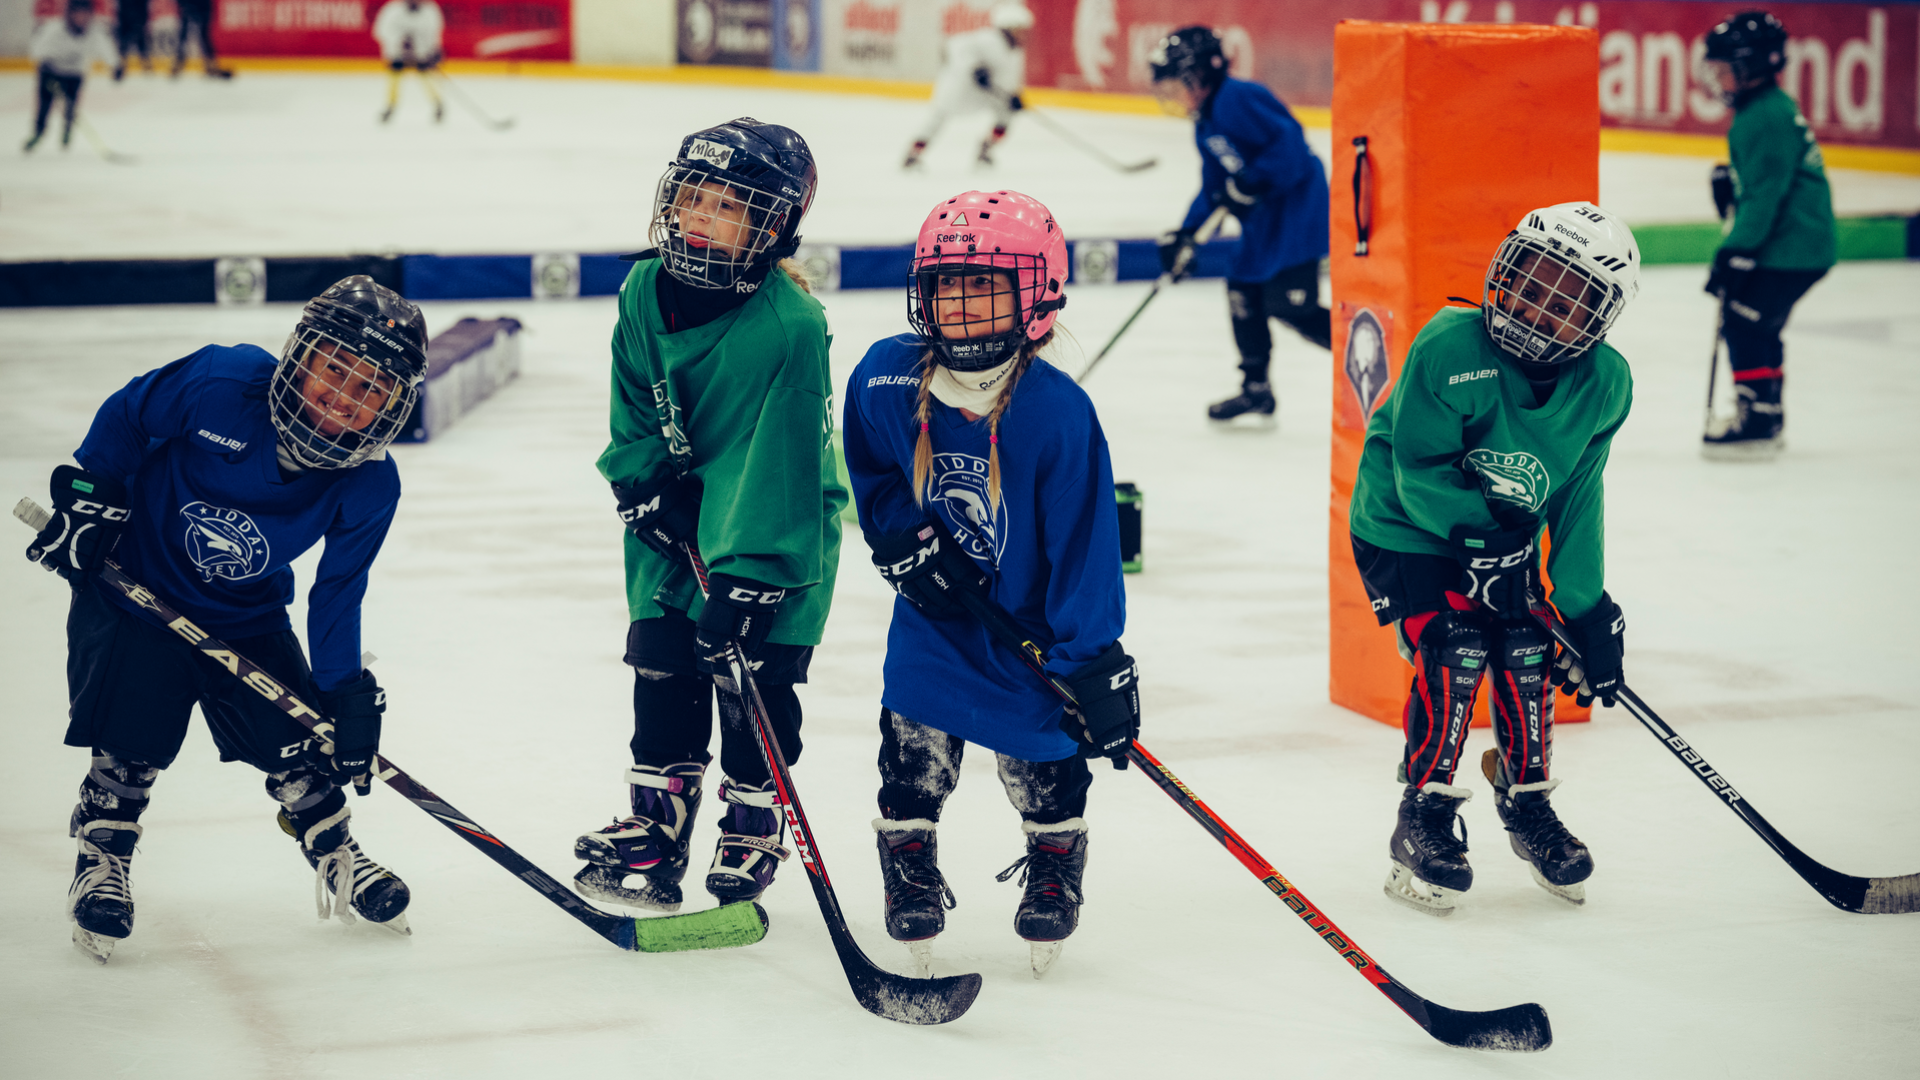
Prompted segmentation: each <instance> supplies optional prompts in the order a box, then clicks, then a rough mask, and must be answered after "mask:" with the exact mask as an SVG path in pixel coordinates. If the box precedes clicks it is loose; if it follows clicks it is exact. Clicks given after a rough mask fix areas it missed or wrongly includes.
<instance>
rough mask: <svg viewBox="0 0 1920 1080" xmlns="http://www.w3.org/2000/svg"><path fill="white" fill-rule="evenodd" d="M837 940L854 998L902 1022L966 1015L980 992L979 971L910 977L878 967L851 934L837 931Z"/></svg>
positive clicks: (946, 1019) (937, 1020)
mask: <svg viewBox="0 0 1920 1080" xmlns="http://www.w3.org/2000/svg"><path fill="white" fill-rule="evenodd" d="M834 944H835V945H836V946H838V947H839V951H840V962H841V963H842V964H844V965H845V966H846V969H847V982H848V983H849V984H850V985H851V986H852V987H853V996H854V1000H856V1001H858V1002H859V1003H860V1007H861V1008H863V1009H865V1010H867V1011H868V1012H870V1013H872V1014H873V1015H875V1016H879V1017H884V1018H886V1019H888V1020H892V1021H895V1022H896V1023H901V1024H929V1025H930V1024H944V1023H947V1022H949V1021H952V1020H958V1019H960V1017H961V1016H963V1015H965V1014H966V1011H967V1010H968V1009H970V1008H972V1007H973V999H974V998H976V997H978V996H979V995H980V976H978V975H974V974H968V975H948V976H946V977H944V978H939V979H909V978H907V977H906V976H904V975H895V974H894V973H892V972H890V971H883V970H881V969H880V968H878V967H875V966H874V964H873V962H872V961H870V960H868V959H867V958H866V956H865V954H863V953H861V952H860V948H859V946H858V945H855V944H854V942H853V938H852V937H851V936H847V937H845V938H842V937H841V936H840V935H838V934H836V935H835V941H834ZM849 949H851V950H852V953H851V955H849V953H848V950H849Z"/></svg>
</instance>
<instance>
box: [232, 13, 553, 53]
mask: <svg viewBox="0 0 1920 1080" xmlns="http://www.w3.org/2000/svg"><path fill="white" fill-rule="evenodd" d="M384 2H385V0H217V3H216V8H215V11H214V16H213V44H214V47H215V48H217V49H219V50H220V53H221V54H222V55H223V56H379V55H380V46H379V45H378V44H377V43H375V42H374V40H373V20H374V16H376V15H378V14H379V13H380V8H381V6H382V5H383V3H384ZM439 4H440V14H441V16H442V18H444V19H445V20H446V32H445V35H444V37H443V38H442V43H443V45H444V47H445V50H446V55H447V57H448V58H449V59H454V60H571V59H573V3H572V0H439Z"/></svg>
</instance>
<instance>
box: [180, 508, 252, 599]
mask: <svg viewBox="0 0 1920 1080" xmlns="http://www.w3.org/2000/svg"><path fill="white" fill-rule="evenodd" d="M180 516H181V517H184V518H186V519H187V533H186V536H185V537H184V541H185V544H186V549H187V557H188V558H191V559H192V560H193V565H194V568H195V569H197V570H199V571H200V577H201V579H202V580H204V581H212V580H213V579H214V578H217V577H219V578H226V579H227V580H228V581H245V580H246V579H247V578H250V577H255V576H257V575H259V574H260V573H261V572H262V571H264V570H265V569H266V568H267V558H268V554H269V551H268V547H267V538H266V537H265V536H262V535H261V534H260V526H258V525H255V524H254V522H253V519H252V518H251V517H248V516H247V515H246V514H244V513H241V512H240V511H238V510H228V509H226V508H225V507H220V506H209V505H207V504H206V503H204V502H199V501H194V502H190V503H188V504H187V505H185V506H183V507H181V508H180Z"/></svg>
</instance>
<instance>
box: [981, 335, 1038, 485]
mask: <svg viewBox="0 0 1920 1080" xmlns="http://www.w3.org/2000/svg"><path fill="white" fill-rule="evenodd" d="M1052 340H1053V331H1052V330H1048V331H1047V332H1046V335H1045V336H1043V337H1042V338H1041V339H1040V340H1038V341H1029V342H1027V343H1026V344H1025V345H1024V346H1022V347H1021V349H1020V361H1019V363H1016V364H1014V365H1013V371H1012V372H1011V373H1009V374H1008V375H1007V384H1006V385H1005V386H1003V387H1001V388H1000V396H999V397H997V398H994V399H993V411H992V412H990V413H988V414H987V504H988V505H989V506H991V507H992V508H993V509H994V511H995V512H996V513H997V512H998V511H999V509H1000V417H1001V415H1002V414H1003V413H1005V412H1006V411H1007V408H1008V406H1010V405H1012V404H1013V388H1014V387H1015V386H1017V385H1019V383H1020V376H1022V375H1025V374H1026V373H1027V369H1028V368H1030V367H1032V366H1033V358H1034V357H1035V356H1036V355H1038V354H1039V352H1040V350H1041V349H1044V348H1046V347H1047V343H1048V342H1051V341H1052Z"/></svg>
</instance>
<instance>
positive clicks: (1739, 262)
mask: <svg viewBox="0 0 1920 1080" xmlns="http://www.w3.org/2000/svg"><path fill="white" fill-rule="evenodd" d="M1758 265H1759V263H1757V262H1755V261H1754V258H1753V252H1751V251H1746V250H1743V249H1741V248H1725V247H1723V248H1721V249H1720V250H1719V251H1716V252H1714V253H1713V269H1712V270H1711V271H1709V272H1708V273H1707V292H1709V293H1711V294H1713V295H1714V296H1717V297H1719V298H1720V299H1722V300H1725V299H1726V298H1728V297H1730V296H1739V295H1740V287H1741V286H1742V285H1744V284H1746V281H1747V275H1748V274H1751V273H1753V269H1754V267H1756V266H1758Z"/></svg>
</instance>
